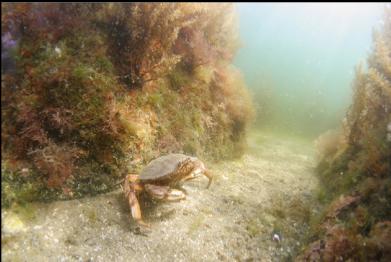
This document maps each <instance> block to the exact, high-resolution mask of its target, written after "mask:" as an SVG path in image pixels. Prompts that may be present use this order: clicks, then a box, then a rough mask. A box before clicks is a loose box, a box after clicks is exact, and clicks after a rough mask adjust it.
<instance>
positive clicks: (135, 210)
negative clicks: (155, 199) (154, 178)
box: [123, 176, 150, 227]
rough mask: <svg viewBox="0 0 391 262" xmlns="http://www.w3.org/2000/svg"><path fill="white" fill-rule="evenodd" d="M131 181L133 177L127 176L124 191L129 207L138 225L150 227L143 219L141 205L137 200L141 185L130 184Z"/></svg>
mask: <svg viewBox="0 0 391 262" xmlns="http://www.w3.org/2000/svg"><path fill="white" fill-rule="evenodd" d="M129 180H130V181H132V180H133V179H132V177H130V176H127V177H126V178H125V181H124V189H123V190H124V194H125V197H126V198H127V199H128V201H129V207H130V211H131V214H132V217H133V219H134V220H136V222H137V224H139V225H141V226H145V227H150V226H149V225H148V224H147V223H145V222H144V221H143V219H142V215H141V209H140V204H139V202H138V199H137V190H141V189H140V185H139V184H138V183H137V182H133V181H132V183H129V182H130V181H129Z"/></svg>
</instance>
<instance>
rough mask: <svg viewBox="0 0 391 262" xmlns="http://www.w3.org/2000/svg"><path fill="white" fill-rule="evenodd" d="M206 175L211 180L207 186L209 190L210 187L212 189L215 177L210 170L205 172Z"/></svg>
mask: <svg viewBox="0 0 391 262" xmlns="http://www.w3.org/2000/svg"><path fill="white" fill-rule="evenodd" d="M204 175H205V176H206V177H207V178H208V179H209V182H208V185H207V186H206V188H209V187H210V184H211V183H212V180H213V176H212V174H211V173H210V172H209V170H205V171H204Z"/></svg>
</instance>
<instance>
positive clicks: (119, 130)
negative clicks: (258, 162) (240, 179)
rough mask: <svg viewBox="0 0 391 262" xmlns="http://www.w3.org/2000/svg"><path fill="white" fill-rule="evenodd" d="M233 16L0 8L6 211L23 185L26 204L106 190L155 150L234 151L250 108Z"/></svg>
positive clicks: (83, 7) (183, 9)
mask: <svg viewBox="0 0 391 262" xmlns="http://www.w3.org/2000/svg"><path fill="white" fill-rule="evenodd" d="M216 7H218V8H216ZM234 14H235V12H234V9H233V5H232V4H201V3H171V4H168V3H45V4H43V3H5V4H2V16H1V19H2V43H3V45H2V62H3V61H5V63H4V64H5V65H4V67H2V87H1V89H2V105H1V106H2V134H1V135H2V152H3V153H4V154H2V189H7V190H2V195H3V198H2V204H5V205H9V204H10V203H11V202H13V201H24V200H23V197H22V195H23V194H18V193H17V192H16V191H17V190H18V188H25V185H29V188H30V187H31V188H32V189H31V192H33V193H32V194H31V195H30V196H29V197H28V198H26V200H28V201H31V200H35V199H58V198H72V197H80V196H84V195H87V194H96V193H99V192H104V191H107V190H110V189H112V186H113V185H114V184H116V182H117V181H118V180H120V179H121V178H122V177H124V176H125V175H126V173H127V172H129V170H131V171H134V170H139V169H140V168H141V165H142V164H145V163H147V162H149V161H150V160H151V159H152V158H155V157H157V156H159V155H161V154H163V153H171V152H183V153H189V154H192V155H198V156H200V157H203V158H206V159H221V158H224V157H225V158H226V157H232V156H237V155H240V154H241V152H243V148H244V146H245V133H246V130H247V127H248V125H249V123H250V121H251V119H252V114H253V109H252V104H251V100H250V97H249V95H248V94H247V89H246V86H245V84H244V82H243V80H241V77H240V74H239V73H238V72H237V71H236V70H235V69H234V68H233V66H232V65H231V63H232V58H233V55H234V53H235V51H236V48H237V42H238V41H237V38H238V37H237V35H238V34H237V32H236V27H235V23H236V21H235V19H234ZM4 59H5V60H4ZM2 64H3V63H2ZM3 165H4V168H3ZM3 169H4V170H3ZM21 170H29V171H28V172H21ZM22 173H23V174H24V175H21V174H22ZM34 188H35V189H37V190H33V189H34ZM38 188H39V190H38ZM3 191H4V192H3ZM29 192H30V191H29ZM3 193H4V194H3Z"/></svg>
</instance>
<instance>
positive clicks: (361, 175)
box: [296, 7, 391, 261]
mask: <svg viewBox="0 0 391 262" xmlns="http://www.w3.org/2000/svg"><path fill="white" fill-rule="evenodd" d="M367 65H368V66H367V69H366V70H364V69H362V67H358V68H357V70H356V78H355V81H354V83H353V88H354V94H353V104H352V105H351V107H350V109H349V110H348V113H347V115H346V118H345V119H344V121H343V125H342V131H341V132H340V133H338V132H337V131H330V132H328V133H327V134H325V135H323V136H321V137H320V138H319V139H318V143H317V145H318V147H320V149H321V150H322V154H321V155H322V161H321V162H320V164H319V166H318V173H319V178H320V181H321V184H322V188H321V191H320V192H319V200H321V201H322V202H323V203H324V208H323V212H322V215H321V216H320V217H319V220H318V223H314V225H313V227H312V230H311V233H310V235H309V237H308V239H307V242H308V245H307V247H306V248H305V249H304V250H303V251H302V253H301V255H300V256H299V257H298V258H297V259H296V260H297V261H390V260H391V245H390V243H391V8H390V7H388V8H387V7H386V9H385V13H384V23H383V26H382V29H381V30H379V31H376V32H374V35H373V48H372V51H371V53H370V55H369V57H368V59H367Z"/></svg>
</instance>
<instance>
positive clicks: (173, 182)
mask: <svg viewBox="0 0 391 262" xmlns="http://www.w3.org/2000/svg"><path fill="white" fill-rule="evenodd" d="M201 175H205V176H206V177H207V178H208V180H209V181H208V185H207V188H209V186H210V184H211V182H212V175H211V173H210V172H209V171H208V169H207V168H206V167H205V165H204V163H203V162H202V161H200V160H199V159H198V158H196V157H192V156H187V155H184V154H168V155H165V156H161V157H158V158H156V159H155V160H153V161H151V162H150V163H149V164H148V165H147V166H146V167H145V168H144V169H143V170H142V171H141V173H140V175H136V174H129V175H127V176H126V177H125V180H124V182H123V188H122V189H123V192H124V194H125V198H126V199H127V200H128V201H129V206H130V210H131V215H132V217H133V219H134V220H135V221H136V222H137V224H138V225H140V226H144V227H147V228H150V225H149V224H147V223H145V222H144V220H143V218H142V215H141V209H140V204H139V201H138V196H139V195H140V193H141V192H146V193H147V194H148V195H149V196H151V197H152V198H153V199H157V200H168V201H179V200H182V199H185V198H186V193H185V192H186V191H185V190H184V189H183V188H182V187H181V185H182V183H183V182H185V181H188V180H191V179H194V178H197V177H199V176H201Z"/></svg>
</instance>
